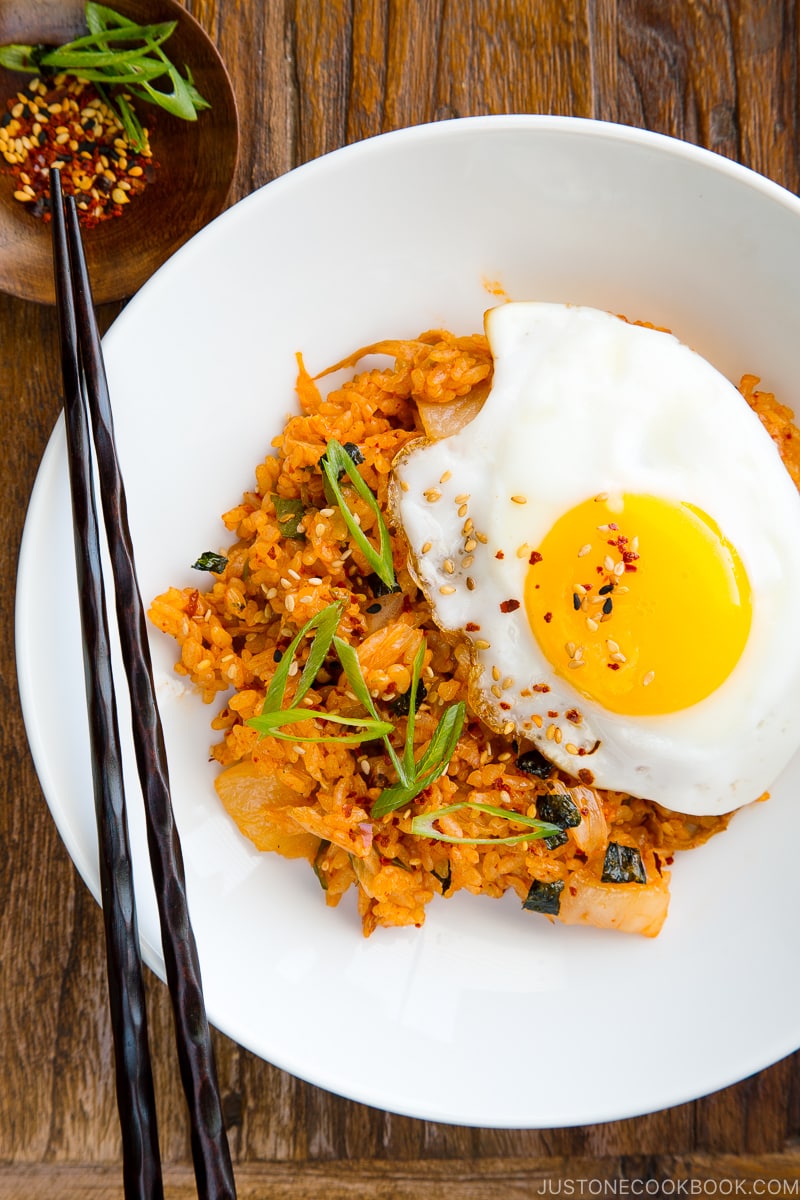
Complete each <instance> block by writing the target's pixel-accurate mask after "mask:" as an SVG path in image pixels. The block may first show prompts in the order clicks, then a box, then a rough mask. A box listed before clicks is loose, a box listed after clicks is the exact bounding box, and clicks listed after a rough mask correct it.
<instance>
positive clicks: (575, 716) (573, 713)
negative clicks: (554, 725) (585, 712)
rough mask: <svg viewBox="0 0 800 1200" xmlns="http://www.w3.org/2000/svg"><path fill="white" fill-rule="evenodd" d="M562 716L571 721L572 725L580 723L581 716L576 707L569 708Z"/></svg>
mask: <svg viewBox="0 0 800 1200" xmlns="http://www.w3.org/2000/svg"><path fill="white" fill-rule="evenodd" d="M564 716H565V717H566V718H567V720H568V721H571V722H572V724H573V725H580V723H581V721H582V720H583V717H582V716H581V714H580V713H579V712H578V710H577V708H571V709H569V711H568V712H565V713H564Z"/></svg>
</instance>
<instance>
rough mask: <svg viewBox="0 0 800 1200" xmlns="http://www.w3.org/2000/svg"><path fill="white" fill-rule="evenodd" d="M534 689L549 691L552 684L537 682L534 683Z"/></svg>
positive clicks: (536, 690)
mask: <svg viewBox="0 0 800 1200" xmlns="http://www.w3.org/2000/svg"><path fill="white" fill-rule="evenodd" d="M533 690H534V691H535V692H549V691H550V684H549V683H535V684H534V685H533Z"/></svg>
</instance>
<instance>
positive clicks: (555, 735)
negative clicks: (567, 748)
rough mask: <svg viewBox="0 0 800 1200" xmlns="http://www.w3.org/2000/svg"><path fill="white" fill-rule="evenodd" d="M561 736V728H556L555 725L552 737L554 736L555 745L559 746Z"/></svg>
mask: <svg viewBox="0 0 800 1200" xmlns="http://www.w3.org/2000/svg"><path fill="white" fill-rule="evenodd" d="M563 736H564V735H563V733H562V732H561V730H560V729H559V728H558V726H557V725H556V731H555V733H554V734H553V737H554V738H555V742H556V745H557V746H560V745H561V739H562V737H563Z"/></svg>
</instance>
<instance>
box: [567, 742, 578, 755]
mask: <svg viewBox="0 0 800 1200" xmlns="http://www.w3.org/2000/svg"><path fill="white" fill-rule="evenodd" d="M564 749H565V750H566V752H567V754H577V753H578V747H577V746H576V745H575V743H574V742H567V744H566V745H565V746H564Z"/></svg>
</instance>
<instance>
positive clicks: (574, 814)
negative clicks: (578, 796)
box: [536, 793, 581, 829]
mask: <svg viewBox="0 0 800 1200" xmlns="http://www.w3.org/2000/svg"><path fill="white" fill-rule="evenodd" d="M536 815H537V817H539V819H540V820H541V821H549V822H550V824H551V825H558V826H559V827H560V828H561V829H574V828H575V826H576V825H580V823H581V814H580V810H579V809H578V806H577V804H576V803H575V801H574V800H573V799H572V797H571V796H561V795H558V796H554V795H550V794H549V793H547V794H546V795H544V796H539V798H538V800H537V801H536Z"/></svg>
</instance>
